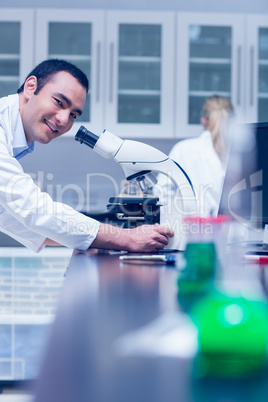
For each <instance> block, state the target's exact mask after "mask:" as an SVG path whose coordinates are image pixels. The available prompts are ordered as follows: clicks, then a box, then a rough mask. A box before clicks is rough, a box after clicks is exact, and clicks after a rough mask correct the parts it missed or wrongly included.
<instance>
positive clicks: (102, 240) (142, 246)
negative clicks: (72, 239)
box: [91, 223, 174, 253]
mask: <svg viewBox="0 0 268 402" xmlns="http://www.w3.org/2000/svg"><path fill="white" fill-rule="evenodd" d="M173 236H174V232H173V231H172V230H171V229H170V228H168V227H166V226H160V225H158V224H156V225H142V226H138V227H136V228H134V229H121V228H119V227H116V226H112V225H106V224H103V223H101V224H100V228H99V232H98V234H97V237H96V239H95V240H94V241H93V243H92V244H91V247H96V248H104V249H110V250H111V249H112V250H127V251H132V252H147V253H150V252H156V251H158V250H161V249H163V248H164V247H165V246H166V245H167V244H168V241H169V238H170V237H173Z"/></svg>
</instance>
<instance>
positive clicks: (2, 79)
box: [0, 8, 33, 97]
mask: <svg viewBox="0 0 268 402" xmlns="http://www.w3.org/2000/svg"><path fill="white" fill-rule="evenodd" d="M32 68H33V11H32V10H25V9H17V8H16V9H6V8H1V13H0V97H2V96H6V95H10V94H13V93H16V92H17V89H18V88H19V86H20V85H21V84H22V83H23V82H24V80H25V78H26V76H27V75H28V74H29V73H30V71H31V70H32Z"/></svg>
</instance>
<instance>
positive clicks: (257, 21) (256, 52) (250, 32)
mask: <svg viewBox="0 0 268 402" xmlns="http://www.w3.org/2000/svg"><path fill="white" fill-rule="evenodd" d="M246 27H247V29H246V32H247V66H248V76H247V82H248V85H249V89H248V96H247V121H248V122H253V123H255V122H267V121H268V112H267V110H268V21H267V16H263V15H250V16H247V26H246Z"/></svg>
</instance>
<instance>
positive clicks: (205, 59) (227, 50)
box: [188, 24, 232, 124]
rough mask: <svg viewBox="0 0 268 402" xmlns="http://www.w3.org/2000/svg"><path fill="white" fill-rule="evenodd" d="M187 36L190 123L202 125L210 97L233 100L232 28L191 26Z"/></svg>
mask: <svg viewBox="0 0 268 402" xmlns="http://www.w3.org/2000/svg"><path fill="white" fill-rule="evenodd" d="M188 35H189V47H190V52H189V53H190V57H189V61H188V63H189V64H188V68H189V81H188V89H189V92H188V110H189V112H188V124H200V110H201V108H202V105H203V103H204V101H205V99H206V98H207V97H209V96H211V95H213V94H215V93H217V94H218V95H220V96H226V97H228V98H230V97H231V65H232V28H231V27H229V26H223V27H218V26H207V25H192V24H191V25H190V26H189V32H188Z"/></svg>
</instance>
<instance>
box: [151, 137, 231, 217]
mask: <svg viewBox="0 0 268 402" xmlns="http://www.w3.org/2000/svg"><path fill="white" fill-rule="evenodd" d="M169 157H170V158H171V159H173V160H174V161H175V162H177V163H178V164H179V165H180V166H181V167H182V168H183V169H184V170H185V172H186V173H187V175H188V176H189V178H190V180H191V182H192V185H193V188H194V191H195V194H196V198H197V201H198V202H197V205H198V210H197V211H196V212H197V214H198V215H199V216H208V215H217V213H218V208H219V203H220V197H221V191H222V185H223V180H224V175H225V168H224V167H223V164H222V162H221V160H220V158H219V156H218V154H217V153H216V151H215V149H214V147H213V143H212V138H211V133H210V132H209V131H204V132H203V133H202V134H201V135H200V136H199V137H197V138H191V139H187V140H183V141H179V142H178V143H177V144H176V145H174V147H173V148H172V150H171V151H170V153H169ZM172 192H173V190H172V186H171V185H170V183H167V181H166V180H165V178H164V177H163V176H161V177H159V179H158V195H159V196H160V199H161V198H162V200H164V202H168V201H167V197H170V196H171V194H172Z"/></svg>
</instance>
